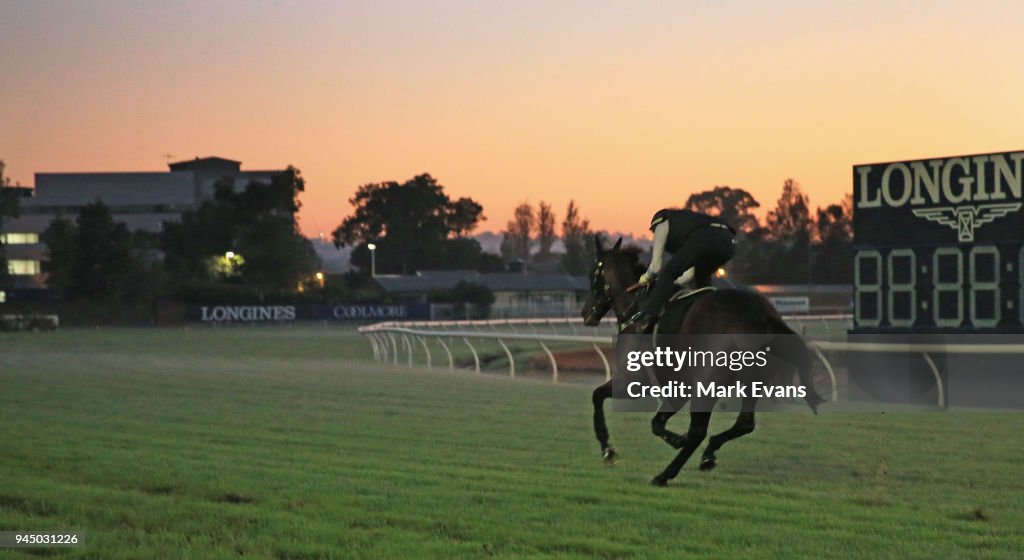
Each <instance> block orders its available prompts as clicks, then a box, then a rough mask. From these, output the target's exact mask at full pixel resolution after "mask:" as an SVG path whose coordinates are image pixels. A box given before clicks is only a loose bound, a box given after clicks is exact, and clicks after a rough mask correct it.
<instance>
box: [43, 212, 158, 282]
mask: <svg viewBox="0 0 1024 560" xmlns="http://www.w3.org/2000/svg"><path fill="white" fill-rule="evenodd" d="M43 240H44V241H45V242H46V244H47V248H48V250H49V263H48V266H47V275H48V283H49V285H50V286H51V287H53V288H57V289H60V290H62V291H63V293H64V296H65V297H66V298H68V299H89V300H110V301H124V300H130V299H134V298H133V297H132V296H133V295H134V294H135V293H136V292H137V290H134V289H133V286H132V283H133V280H135V279H136V278H137V274H138V271H139V268H140V265H139V262H138V261H137V260H136V258H135V255H134V254H133V240H132V233H131V232H130V231H129V230H128V228H127V227H126V226H125V225H124V224H123V223H119V222H115V221H114V217H113V216H112V215H111V213H110V209H108V208H107V207H106V205H104V204H103V203H102V202H101V201H99V200H97V201H95V202H93V203H90V204H87V205H85V206H83V207H82V208H81V209H79V211H78V217H77V219H76V220H75V224H71V223H70V222H68V221H66V220H63V219H57V220H55V221H54V222H53V223H52V224H50V227H49V228H47V230H46V231H45V232H44V233H43Z"/></svg>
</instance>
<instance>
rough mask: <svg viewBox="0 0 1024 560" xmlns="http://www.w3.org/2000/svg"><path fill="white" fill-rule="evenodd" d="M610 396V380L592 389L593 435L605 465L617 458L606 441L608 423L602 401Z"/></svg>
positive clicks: (612, 448) (613, 462)
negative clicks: (599, 447) (598, 444)
mask: <svg viewBox="0 0 1024 560" xmlns="http://www.w3.org/2000/svg"><path fill="white" fill-rule="evenodd" d="M611 396H612V382H611V380H608V381H607V382H605V383H604V384H603V385H601V386H600V387H598V388H597V389H594V394H593V401H594V435H595V436H597V442H598V443H600V444H601V456H602V457H603V458H604V464H606V465H614V464H615V461H617V460H618V458H619V454H618V452H616V451H615V448H614V447H612V446H611V444H609V443H608V437H609V436H608V425H607V424H606V423H605V419H604V401H605V400H606V399H608V398H609V397H611Z"/></svg>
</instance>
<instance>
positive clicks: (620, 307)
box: [582, 238, 824, 486]
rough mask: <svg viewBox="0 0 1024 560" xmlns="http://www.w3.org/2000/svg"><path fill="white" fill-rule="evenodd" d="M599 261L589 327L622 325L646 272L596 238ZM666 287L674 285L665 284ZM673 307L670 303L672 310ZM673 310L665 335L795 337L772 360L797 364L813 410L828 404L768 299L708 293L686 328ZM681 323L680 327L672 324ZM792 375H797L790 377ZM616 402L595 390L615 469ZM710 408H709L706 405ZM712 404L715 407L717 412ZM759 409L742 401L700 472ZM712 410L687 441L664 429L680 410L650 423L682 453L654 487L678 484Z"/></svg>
mask: <svg viewBox="0 0 1024 560" xmlns="http://www.w3.org/2000/svg"><path fill="white" fill-rule="evenodd" d="M595 241H596V246H597V258H596V260H595V263H594V269H593V271H592V273H591V275H590V295H589V297H588V298H587V301H586V302H585V304H584V306H583V310H582V314H583V320H584V323H585V324H586V325H588V326H597V325H598V324H599V323H600V322H601V318H602V317H604V316H605V315H606V314H607V313H608V311H614V312H615V316H616V318H617V319H618V321H619V322H620V323H621V321H622V320H624V319H625V318H627V317H629V316H630V315H629V313H630V308H631V307H632V306H633V304H634V303H635V301H636V297H635V295H634V294H633V293H632V290H631V287H632V286H634V285H635V282H636V281H637V279H638V278H639V275H640V273H641V272H642V267H641V266H640V265H639V262H638V260H639V259H638V255H637V253H636V252H631V251H627V250H622V249H621V245H622V238H619V240H618V241H617V242H616V243H615V245H614V246H613V247H612V248H611V249H609V250H605V249H604V248H603V247H602V244H601V240H600V238H596V239H595ZM662 281H663V282H665V281H671V279H662ZM672 305H673V304H672V303H670V304H669V306H672ZM669 315H670V310H667V311H666V314H665V315H664V316H663V319H662V320H661V321H660V324H659V332H660V333H662V334H722V333H734V334H757V335H766V334H769V335H791V336H782V337H780V338H779V339H778V341H779V343H773V350H772V352H771V353H772V354H773V355H775V356H778V357H781V358H782V359H784V360H785V362H788V363H789V364H793V366H795V368H796V372H797V376H798V378H799V380H800V383H801V384H802V385H803V386H804V387H806V389H807V395H806V397H805V400H806V402H807V404H808V406H810V407H811V410H813V411H814V412H815V413H817V407H818V404H820V403H822V402H824V399H822V398H821V397H820V396H819V395H818V394H817V393H816V392H815V391H814V388H813V385H812V383H811V374H810V371H811V365H812V363H813V361H812V360H813V358H812V356H811V353H810V350H809V349H808V348H807V346H806V345H805V344H804V343H803V341H802V340H800V338H799V337H798V336H797V335H796V333H795V332H794V331H793V330H792V329H790V328H789V327H788V326H787V325H786V323H785V322H784V321H783V320H782V317H781V316H780V315H779V313H778V311H776V310H775V308H774V307H773V306H772V304H771V303H770V302H769V301H768V300H767V299H765V298H764V296H762V295H760V294H758V293H756V292H752V291H747V290H739V289H731V288H730V289H718V290H713V291H707V293H706V294H705V295H703V296H700V297H698V298H696V299H695V300H694V301H693V302H692V303H691V304H690V309H689V310H688V311H686V313H685V315H684V316H683V318H682V320H681V323H680V322H678V321H670V320H666V317H668V316H669ZM672 323H676V324H672ZM789 374H790V375H792V372H789ZM611 396H612V381H611V380H609V381H607V382H606V383H604V384H603V385H601V386H600V387H598V388H597V389H595V390H594V394H593V402H594V434H595V435H596V436H597V441H598V442H599V443H600V444H601V452H602V455H603V456H604V461H605V463H606V464H613V463H614V462H615V461H616V460H617V458H618V453H617V452H616V450H615V448H614V447H612V446H611V444H610V443H609V435H608V427H607V425H606V423H605V417H604V401H605V400H606V399H608V398H609V397H611ZM706 404H707V403H705V405H706ZM713 404H714V403H713V401H712V402H711V406H712V408H713ZM756 406H757V398H756V397H748V398H744V399H742V403H741V407H740V414H739V416H738V417H737V418H736V423H735V424H733V426H732V427H731V428H729V429H728V430H725V431H724V432H722V433H720V434H716V435H714V436H711V438H710V439H709V440H708V445H707V447H706V448H705V449H704V454H703V456H702V457H701V462H700V470H702V471H708V470H711V469H713V468H715V466H716V464H717V462H716V461H717V458H716V456H715V453H716V452H717V451H718V450H719V448H721V447H722V445H724V444H725V443H726V442H728V441H730V440H733V439H736V438H738V437H741V436H744V435H746V434H749V433H751V432H753V431H754V410H755V408H756ZM712 408H707V407H706V406H705V407H702V410H705V411H691V412H690V426H689V429H688V430H687V432H686V434H685V435H682V434H677V433H674V432H672V431H670V430H668V429H666V428H665V425H666V424H667V422H668V420H669V418H671V417H672V416H673V415H674V414H675V412H676V411H675V410H672V411H661V410H659V411H658V413H657V414H655V416H654V418H653V419H652V420H651V431H652V432H653V433H654V435H656V436H658V437H660V438H661V439H663V440H665V442H667V443H668V444H669V445H671V446H672V447H674V448H676V449H678V450H679V452H678V454H677V455H676V457H675V459H674V460H673V461H672V462H671V463H669V465H668V466H667V467H666V468H665V470H664V471H662V472H661V473H660V474H658V475H657V476H655V477H654V478H653V479H651V484H652V485H654V486H665V485H667V484H668V481H669V480H671V479H673V478H675V477H676V476H677V475H678V474H679V471H680V469H682V468H683V465H684V464H685V463H686V461H687V460H688V459H689V458H690V456H691V455H692V454H693V452H694V451H696V449H697V448H698V447H699V446H700V444H701V442H702V441H704V438H705V437H706V436H707V429H708V425H709V423H710V421H711V412H708V411H709V410H712Z"/></svg>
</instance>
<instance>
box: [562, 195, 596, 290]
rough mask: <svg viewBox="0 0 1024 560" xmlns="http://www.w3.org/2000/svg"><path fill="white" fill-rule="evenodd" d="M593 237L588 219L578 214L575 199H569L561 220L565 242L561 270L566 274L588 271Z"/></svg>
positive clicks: (592, 253)
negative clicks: (563, 217)
mask: <svg viewBox="0 0 1024 560" xmlns="http://www.w3.org/2000/svg"><path fill="white" fill-rule="evenodd" d="M593 237H594V236H593V232H591V231H590V220H588V219H587V218H584V217H583V216H582V215H581V214H580V209H579V207H578V206H576V201H575V200H570V201H569V206H567V207H566V209H565V220H563V221H562V243H564V244H565V257H563V258H562V270H564V271H565V272H566V273H568V274H587V273H588V272H589V269H590V266H591V264H592V263H593V262H594V244H593V242H592V239H593Z"/></svg>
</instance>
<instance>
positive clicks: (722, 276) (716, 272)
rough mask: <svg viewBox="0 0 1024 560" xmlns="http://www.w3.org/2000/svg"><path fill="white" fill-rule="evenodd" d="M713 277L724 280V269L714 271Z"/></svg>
mask: <svg viewBox="0 0 1024 560" xmlns="http://www.w3.org/2000/svg"><path fill="white" fill-rule="evenodd" d="M715 276H717V277H719V278H725V269H724V268H719V269H718V270H716V271H715Z"/></svg>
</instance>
